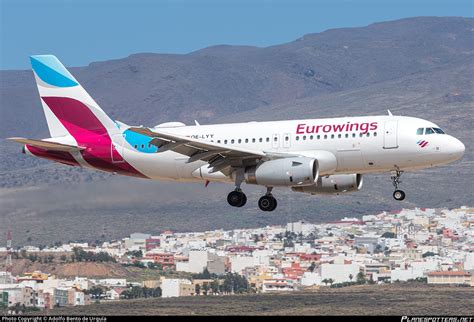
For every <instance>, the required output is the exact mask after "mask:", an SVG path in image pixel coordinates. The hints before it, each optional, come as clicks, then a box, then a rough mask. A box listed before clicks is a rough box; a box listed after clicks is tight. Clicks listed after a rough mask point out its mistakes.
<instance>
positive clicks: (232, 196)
mask: <svg viewBox="0 0 474 322" xmlns="http://www.w3.org/2000/svg"><path fill="white" fill-rule="evenodd" d="M227 202H228V203H229V205H231V206H232V207H242V206H244V205H245V203H246V202H247V196H246V195H245V193H243V192H242V191H237V190H234V191H232V192H231V193H229V194H228V195H227Z"/></svg>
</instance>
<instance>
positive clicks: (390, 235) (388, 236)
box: [380, 231, 397, 238]
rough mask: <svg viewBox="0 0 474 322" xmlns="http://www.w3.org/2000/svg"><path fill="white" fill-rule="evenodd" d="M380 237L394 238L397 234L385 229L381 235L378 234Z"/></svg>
mask: <svg viewBox="0 0 474 322" xmlns="http://www.w3.org/2000/svg"><path fill="white" fill-rule="evenodd" d="M380 237H382V238H396V237H397V235H396V234H395V233H393V232H391V231H386V232H384V233H383V234H382V236H380Z"/></svg>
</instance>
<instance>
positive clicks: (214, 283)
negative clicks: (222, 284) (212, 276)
mask: <svg viewBox="0 0 474 322" xmlns="http://www.w3.org/2000/svg"><path fill="white" fill-rule="evenodd" d="M211 290H212V293H214V294H217V293H219V281H218V280H213V281H212V283H211Z"/></svg>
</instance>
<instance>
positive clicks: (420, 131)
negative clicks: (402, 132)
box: [416, 127, 424, 135]
mask: <svg viewBox="0 0 474 322" xmlns="http://www.w3.org/2000/svg"><path fill="white" fill-rule="evenodd" d="M423 130H424V129H423V128H422V127H420V128H419V129H418V130H416V135H423Z"/></svg>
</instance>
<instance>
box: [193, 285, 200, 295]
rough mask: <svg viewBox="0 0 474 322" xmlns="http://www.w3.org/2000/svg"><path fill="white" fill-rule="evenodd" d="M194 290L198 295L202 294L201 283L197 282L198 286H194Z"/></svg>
mask: <svg viewBox="0 0 474 322" xmlns="http://www.w3.org/2000/svg"><path fill="white" fill-rule="evenodd" d="M194 291H195V292H196V295H200V294H201V285H199V284H196V286H195V287H194Z"/></svg>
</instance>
